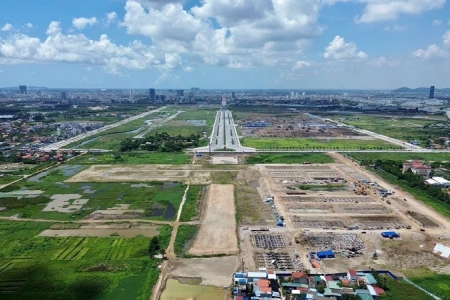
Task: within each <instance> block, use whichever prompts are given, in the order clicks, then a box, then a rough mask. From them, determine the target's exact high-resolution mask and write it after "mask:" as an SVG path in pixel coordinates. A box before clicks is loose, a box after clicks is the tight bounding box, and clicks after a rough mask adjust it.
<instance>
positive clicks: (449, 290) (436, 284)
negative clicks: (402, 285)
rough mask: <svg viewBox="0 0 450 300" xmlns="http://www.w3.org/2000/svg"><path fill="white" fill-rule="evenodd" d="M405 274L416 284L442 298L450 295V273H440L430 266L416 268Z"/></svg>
mask: <svg viewBox="0 0 450 300" xmlns="http://www.w3.org/2000/svg"><path fill="white" fill-rule="evenodd" d="M405 275H406V276H407V277H408V278H409V279H410V280H411V281H412V282H414V283H415V284H417V285H418V286H420V287H422V288H424V289H425V290H427V291H430V292H432V293H433V294H435V295H436V296H438V297H441V298H442V299H449V298H445V297H446V296H447V297H448V296H450V275H448V274H438V273H436V272H433V271H431V270H430V269H428V268H421V269H415V270H410V271H407V272H405Z"/></svg>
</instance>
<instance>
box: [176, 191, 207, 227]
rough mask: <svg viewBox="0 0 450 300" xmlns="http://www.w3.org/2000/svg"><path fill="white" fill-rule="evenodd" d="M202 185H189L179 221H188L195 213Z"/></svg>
mask: <svg viewBox="0 0 450 300" xmlns="http://www.w3.org/2000/svg"><path fill="white" fill-rule="evenodd" d="M201 190H202V186H200V185H191V186H189V190H188V192H187V194H186V201H185V202H184V205H183V211H182V212H181V216H180V221H182V222H185V221H190V220H192V218H194V217H195V216H196V215H197V202H198V199H199V197H200V191H201Z"/></svg>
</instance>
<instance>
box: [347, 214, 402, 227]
mask: <svg viewBox="0 0 450 300" xmlns="http://www.w3.org/2000/svg"><path fill="white" fill-rule="evenodd" d="M350 218H351V219H352V220H353V222H354V224H358V226H359V228H363V229H367V228H369V227H372V228H375V229H382V228H383V229H390V228H396V229H400V228H406V227H407V226H408V224H407V223H406V222H404V221H403V220H400V219H398V218H396V217H390V216H379V217H375V216H371V217H369V216H368V217H350Z"/></svg>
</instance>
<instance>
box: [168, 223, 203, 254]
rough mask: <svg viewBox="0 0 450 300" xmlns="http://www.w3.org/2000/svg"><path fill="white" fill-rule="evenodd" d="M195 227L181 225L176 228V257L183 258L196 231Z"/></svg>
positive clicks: (196, 227)
mask: <svg viewBox="0 0 450 300" xmlns="http://www.w3.org/2000/svg"><path fill="white" fill-rule="evenodd" d="M198 228H199V227H198V226H196V225H181V226H180V227H178V232H177V237H176V239H175V245H174V249H175V254H176V255H177V256H178V257H185V256H186V251H187V250H188V249H189V247H190V246H191V244H192V242H193V241H194V239H195V236H196V234H197V231H198Z"/></svg>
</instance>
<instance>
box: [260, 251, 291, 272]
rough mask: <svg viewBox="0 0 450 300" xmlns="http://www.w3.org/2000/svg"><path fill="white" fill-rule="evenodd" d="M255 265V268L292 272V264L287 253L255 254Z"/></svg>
mask: <svg viewBox="0 0 450 300" xmlns="http://www.w3.org/2000/svg"><path fill="white" fill-rule="evenodd" d="M255 265H256V266H257V268H267V269H278V270H293V269H294V264H293V262H292V258H291V256H290V255H289V254H288V253H283V252H282V253H277V252H267V253H256V254H255Z"/></svg>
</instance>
